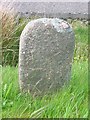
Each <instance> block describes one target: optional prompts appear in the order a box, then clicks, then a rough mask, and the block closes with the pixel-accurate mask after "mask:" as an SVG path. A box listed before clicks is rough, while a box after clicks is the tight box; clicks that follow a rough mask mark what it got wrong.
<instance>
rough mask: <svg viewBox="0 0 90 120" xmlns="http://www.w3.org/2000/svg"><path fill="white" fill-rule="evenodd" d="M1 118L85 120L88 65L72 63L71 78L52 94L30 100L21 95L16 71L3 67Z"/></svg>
mask: <svg viewBox="0 0 90 120" xmlns="http://www.w3.org/2000/svg"><path fill="white" fill-rule="evenodd" d="M2 98H3V100H2V108H3V112H2V116H3V117H4V118H5V117H6V118H9V117H10V118H22V117H24V118H30V117H31V118H86V117H87V116H88V63H87V61H83V62H74V63H73V66H72V77H71V81H70V82H69V84H68V86H64V87H63V88H61V89H60V91H58V92H57V93H55V94H53V95H46V96H44V97H42V98H41V97H37V98H33V97H32V96H31V95H30V94H28V93H27V94H21V92H20V90H19V84H18V68H17V67H16V68H15V67H10V66H7V67H4V68H3V85H2Z"/></svg>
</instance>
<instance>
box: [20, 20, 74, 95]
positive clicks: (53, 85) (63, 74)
mask: <svg viewBox="0 0 90 120" xmlns="http://www.w3.org/2000/svg"><path fill="white" fill-rule="evenodd" d="M73 51H74V33H73V31H72V28H71V27H70V25H69V24H68V23H67V22H66V21H64V20H61V19H57V18H53V19H51V18H41V19H37V20H33V21H31V22H29V23H28V24H27V25H26V27H25V28H24V30H23V31H22V34H21V37H20V51H19V82H20V87H21V90H23V91H30V92H31V93H32V94H36V95H39V94H46V93H52V92H54V91H56V90H58V89H60V88H61V86H63V85H64V83H65V82H66V81H68V80H69V79H70V73H71V63H72V58H73Z"/></svg>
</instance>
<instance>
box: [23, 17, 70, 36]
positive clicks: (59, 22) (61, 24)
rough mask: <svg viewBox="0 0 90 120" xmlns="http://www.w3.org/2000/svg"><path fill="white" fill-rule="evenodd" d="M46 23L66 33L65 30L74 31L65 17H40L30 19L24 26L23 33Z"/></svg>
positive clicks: (46, 25)
mask: <svg viewBox="0 0 90 120" xmlns="http://www.w3.org/2000/svg"><path fill="white" fill-rule="evenodd" d="M39 23H40V24H44V25H45V27H48V26H51V27H53V28H55V30H56V31H57V32H60V33H64V32H72V27H71V26H70V24H69V23H68V22H66V21H64V20H63V19H58V18H40V19H36V20H33V21H30V22H29V23H28V24H27V25H26V26H25V28H24V30H23V34H26V32H28V31H29V30H30V28H34V26H35V25H37V24H39Z"/></svg>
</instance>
